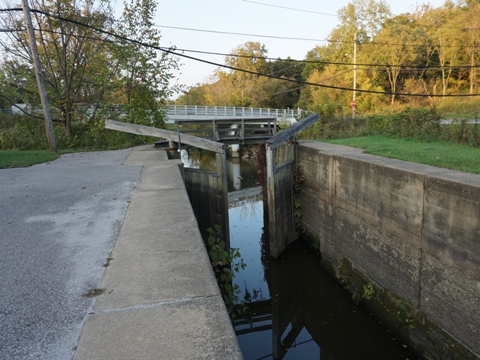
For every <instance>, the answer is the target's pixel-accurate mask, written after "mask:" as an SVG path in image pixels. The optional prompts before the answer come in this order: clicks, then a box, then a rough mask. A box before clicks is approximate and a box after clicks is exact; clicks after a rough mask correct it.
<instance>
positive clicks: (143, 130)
mask: <svg viewBox="0 0 480 360" xmlns="http://www.w3.org/2000/svg"><path fill="white" fill-rule="evenodd" d="M105 128H106V129H110V130H117V131H122V132H126V133H130V134H137V135H144V136H152V137H156V138H161V139H166V140H170V141H175V142H178V141H180V142H181V143H182V144H187V145H190V146H194V147H198V148H200V149H204V150H208V151H213V152H216V153H219V154H223V153H224V152H225V144H222V143H219V142H216V141H212V140H208V139H202V138H199V137H196V136H191V135H186V134H181V133H180V134H179V133H176V132H175V131H169V130H163V129H158V128H154V127H151V126H144V125H137V124H130V123H126V122H121V121H115V120H106V121H105Z"/></svg>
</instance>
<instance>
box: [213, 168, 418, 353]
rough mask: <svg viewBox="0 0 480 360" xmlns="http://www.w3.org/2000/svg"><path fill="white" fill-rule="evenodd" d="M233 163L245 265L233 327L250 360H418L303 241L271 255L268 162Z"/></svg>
mask: <svg viewBox="0 0 480 360" xmlns="http://www.w3.org/2000/svg"><path fill="white" fill-rule="evenodd" d="M204 162H207V163H208V161H205V160H204ZM228 162H229V164H228V177H229V212H228V213H229V222H230V243H231V246H232V247H235V248H239V249H240V253H241V255H242V258H243V261H244V262H245V263H246V264H247V267H246V268H245V269H244V270H240V271H239V272H238V273H236V274H235V278H234V283H235V284H237V285H238V286H239V289H240V293H239V294H238V297H239V302H238V303H239V304H238V307H239V308H240V309H243V310H244V312H243V313H242V315H240V316H236V317H235V318H234V320H233V325H234V328H235V332H236V334H237V338H238V341H239V344H240V347H241V350H242V352H243V355H244V357H245V359H246V360H250V359H328V360H344V359H345V360H347V359H348V360H352V359H353V360H356V359H361V360H363V359H365V360H375V359H379V360H380V359H381V360H390V359H392V360H395V359H410V360H413V359H417V358H418V357H416V356H414V355H413V354H412V353H411V352H410V350H409V349H408V348H407V347H406V346H405V345H403V344H402V342H401V341H399V340H398V339H397V338H396V337H395V336H394V335H393V334H392V333H391V332H390V331H389V330H388V329H386V328H385V327H383V326H382V324H380V323H379V321H378V320H376V319H375V318H374V317H373V316H372V315H371V314H370V313H368V312H367V311H366V310H365V308H363V307H362V306H361V305H357V304H356V303H355V302H354V301H353V300H352V297H351V295H350V294H349V293H347V292H346V291H345V290H344V289H343V288H342V287H341V286H340V285H339V284H338V283H337V282H336V280H334V279H333V278H331V277H330V276H329V275H328V274H327V273H326V272H324V270H323V269H322V268H321V267H320V261H319V257H318V255H317V254H316V253H315V252H314V251H313V249H311V248H310V247H308V246H307V245H306V244H305V243H304V242H302V241H297V242H295V243H294V244H293V245H292V246H291V247H290V248H288V249H287V250H286V251H285V253H284V254H283V255H282V256H281V257H280V258H279V259H277V260H273V259H269V258H267V257H266V256H265V236H264V205H263V195H262V187H261V185H262V176H263V174H262V163H261V162H260V163H258V162H257V161H256V160H254V159H243V160H241V161H240V160H239V159H229V160H228ZM241 302H243V303H244V304H245V305H246V308H245V306H244V305H242V304H241Z"/></svg>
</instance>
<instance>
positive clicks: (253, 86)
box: [216, 41, 267, 106]
mask: <svg viewBox="0 0 480 360" xmlns="http://www.w3.org/2000/svg"><path fill="white" fill-rule="evenodd" d="M266 55H267V50H266V48H265V45H263V44H261V43H259V42H252V41H251V42H247V43H245V44H243V45H240V46H238V47H237V48H235V49H234V50H233V51H232V55H229V56H227V57H226V58H225V64H226V65H227V66H229V67H232V68H235V69H241V70H246V71H250V72H254V73H265V71H266V66H267V61H266ZM216 76H217V78H218V81H219V82H221V83H224V84H225V85H226V88H227V89H228V99H227V105H230V106H259V103H260V100H261V98H262V96H263V94H262V88H263V85H264V84H265V82H266V78H265V77H262V76H259V75H256V74H252V73H248V72H245V71H240V70H229V71H224V70H218V71H217V73H216Z"/></svg>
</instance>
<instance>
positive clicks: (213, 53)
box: [175, 48, 480, 70]
mask: <svg viewBox="0 0 480 360" xmlns="http://www.w3.org/2000/svg"><path fill="white" fill-rule="evenodd" d="M175 50H176V51H185V52H192V53H197V54H206V55H219V56H229V57H238V58H250V59H265V60H270V61H284V62H297V63H305V64H319V65H354V64H353V63H350V62H340V61H323V60H298V59H292V58H287V59H284V58H274V57H268V56H266V57H264V56H251V55H240V54H232V53H229V54H227V53H220V52H212V51H203V50H191V49H180V48H176V49H175ZM356 65H357V66H366V67H403V68H408V69H415V68H417V69H420V70H424V69H442V68H443V69H470V68H479V67H480V65H443V66H442V65H412V64H403V65H400V64H371V63H358V62H357V63H356Z"/></svg>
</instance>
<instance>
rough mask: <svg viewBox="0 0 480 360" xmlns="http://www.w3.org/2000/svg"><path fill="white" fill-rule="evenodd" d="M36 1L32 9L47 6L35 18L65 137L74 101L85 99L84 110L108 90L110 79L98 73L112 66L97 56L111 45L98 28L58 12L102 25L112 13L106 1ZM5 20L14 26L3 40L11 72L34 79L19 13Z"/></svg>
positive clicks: (48, 85) (48, 84)
mask: <svg viewBox="0 0 480 360" xmlns="http://www.w3.org/2000/svg"><path fill="white" fill-rule="evenodd" d="M33 5H34V6H33V7H32V8H33V9H36V10H40V11H42V12H43V14H42V13H38V12H33V16H32V17H33V19H32V20H33V21H34V28H36V29H37V30H36V36H37V37H36V41H37V47H38V52H39V57H40V61H41V64H42V67H43V69H42V71H43V73H44V78H45V83H46V88H47V94H48V98H49V102H50V105H51V106H52V108H53V109H54V111H55V115H56V121H58V122H61V123H62V125H63V128H64V131H65V134H66V135H67V137H72V135H73V134H72V122H73V119H74V117H75V105H76V104H82V105H83V107H82V108H83V112H85V111H86V109H88V108H89V106H90V105H91V104H93V103H96V102H99V101H101V98H102V96H103V93H104V91H105V85H106V84H107V81H106V78H105V76H100V75H104V74H105V73H107V72H108V68H109V62H108V61H106V62H105V61H100V60H99V57H101V56H103V55H104V54H105V53H106V52H108V51H107V46H108V45H107V43H106V42H105V41H104V40H105V37H102V36H101V35H100V34H98V33H95V32H94V30H92V29H90V28H88V27H84V26H79V25H77V24H75V23H73V22H68V21H64V20H61V19H60V18H59V17H63V18H66V19H69V20H72V21H78V22H82V23H84V24H87V25H89V26H92V27H96V28H104V27H105V26H107V24H108V20H109V19H110V18H111V17H112V13H111V8H110V6H109V3H108V2H107V1H99V3H98V4H96V3H95V2H94V1H82V0H78V1H67V0H56V1H54V0H38V1H35V2H34V4H33ZM48 14H51V15H48ZM3 25H4V26H6V27H8V28H13V29H15V30H16V31H15V32H12V33H10V34H9V35H8V37H7V39H6V40H1V43H0V44H1V46H2V47H3V49H4V51H8V54H9V59H10V65H11V73H15V74H16V75H17V76H18V75H19V74H21V76H23V77H24V78H25V79H26V81H28V82H32V81H33V80H34V73H33V71H31V68H32V66H31V63H32V54H31V52H30V48H29V47H28V44H27V36H26V32H25V28H24V25H23V22H22V20H21V13H20V14H19V13H10V14H9V16H7V17H6V18H4V19H3ZM104 59H105V57H104ZM93 65H95V67H93ZM91 89H94V90H95V91H91ZM89 90H90V91H89ZM27 100H30V101H31V100H32V99H27ZM37 103H38V100H37Z"/></svg>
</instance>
